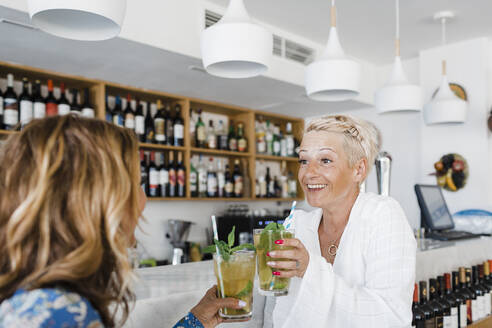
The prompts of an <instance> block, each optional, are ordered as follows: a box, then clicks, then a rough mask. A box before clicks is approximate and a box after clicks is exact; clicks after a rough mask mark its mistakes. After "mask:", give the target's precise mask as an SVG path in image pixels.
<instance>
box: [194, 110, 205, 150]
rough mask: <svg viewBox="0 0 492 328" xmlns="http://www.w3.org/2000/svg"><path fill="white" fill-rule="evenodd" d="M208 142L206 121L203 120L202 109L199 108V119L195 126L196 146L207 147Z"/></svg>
mask: <svg viewBox="0 0 492 328" xmlns="http://www.w3.org/2000/svg"><path fill="white" fill-rule="evenodd" d="M205 143H206V131H205V123H203V121H202V110H201V109H199V110H198V120H197V121H196V126H195V147H198V148H205Z"/></svg>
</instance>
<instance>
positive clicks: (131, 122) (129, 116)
mask: <svg viewBox="0 0 492 328" xmlns="http://www.w3.org/2000/svg"><path fill="white" fill-rule="evenodd" d="M123 114H124V117H125V119H124V122H125V128H127V129H130V130H135V113H134V112H133V109H132V98H131V97H130V94H128V95H127V96H126V104H125V110H124V111H123Z"/></svg>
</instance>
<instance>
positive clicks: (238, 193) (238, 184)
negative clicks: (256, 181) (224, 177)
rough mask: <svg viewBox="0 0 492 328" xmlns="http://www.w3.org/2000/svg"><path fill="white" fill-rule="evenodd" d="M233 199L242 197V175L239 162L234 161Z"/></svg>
mask: <svg viewBox="0 0 492 328" xmlns="http://www.w3.org/2000/svg"><path fill="white" fill-rule="evenodd" d="M233 179H234V197H237V198H240V197H243V187H244V185H243V175H242V173H241V167H240V165H239V160H238V159H236V160H235V161H234V174H233Z"/></svg>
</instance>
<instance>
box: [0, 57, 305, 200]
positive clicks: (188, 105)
mask: <svg viewBox="0 0 492 328" xmlns="http://www.w3.org/2000/svg"><path fill="white" fill-rule="evenodd" d="M8 73H13V74H14V77H15V78H16V79H17V80H19V79H21V78H22V77H27V78H29V80H30V81H31V82H33V81H34V80H35V79H39V80H40V81H41V83H42V84H46V81H47V80H48V79H52V80H53V81H54V83H55V85H59V83H60V82H65V83H66V84H67V86H68V87H70V88H72V87H74V88H89V90H90V94H91V102H92V103H93V105H94V109H95V111H96V117H97V118H98V119H102V120H104V119H105V112H106V96H107V95H112V96H115V95H120V96H125V95H126V94H127V93H129V94H130V95H131V96H132V97H133V98H139V99H141V100H143V101H152V102H154V101H156V100H158V99H161V100H163V101H164V102H169V103H171V104H176V103H179V104H180V105H181V108H182V118H183V121H184V146H183V147H175V146H168V145H159V144H149V143H140V144H139V146H140V148H142V149H146V150H155V151H179V152H183V155H184V164H185V167H186V182H187V185H188V182H189V175H190V168H191V157H192V156H193V155H194V154H209V155H211V156H218V157H228V158H229V161H232V160H233V159H234V158H240V159H241V162H242V163H243V165H244V166H247V167H246V169H245V167H243V173H244V174H247V175H248V176H249V180H250V187H251V190H250V193H249V194H248V195H245V197H243V198H192V197H191V194H190V190H189V188H188V187H187V188H186V189H187V190H186V197H183V198H177V197H176V198H167V197H165V198H161V197H159V198H149V200H150V201H238V202H239V201H254V200H257V201H292V200H301V199H303V197H304V196H303V195H302V190H301V189H300V188H298V195H299V197H298V198H295V199H292V198H287V199H277V198H266V199H265V198H260V199H256V197H255V174H256V160H269V161H286V162H287V165H288V167H289V168H290V169H292V170H293V171H295V174H297V169H298V164H297V163H296V162H297V159H296V158H293V157H292V158H291V157H278V156H268V155H260V154H256V136H255V120H256V119H257V117H258V116H259V115H262V116H263V117H265V118H266V119H269V120H271V121H272V122H274V123H275V124H280V125H282V126H283V127H284V126H285V123H287V122H291V123H292V126H293V130H294V131H293V132H294V136H295V137H296V138H298V139H299V138H300V137H301V136H302V129H303V127H304V120H303V119H302V118H297V117H291V116H285V115H281V114H275V113H269V112H263V111H261V112H260V111H255V110H253V109H249V108H244V107H241V106H236V105H230V104H222V103H218V102H214V101H208V100H203V99H197V98H191V97H186V96H182V95H176V94H171V93H167V92H162V91H157V90H148V89H145V88H139V87H134V86H126V85H122V84H118V83H114V82H107V81H102V80H98V79H90V78H87V77H82V76H75V75H70V74H65V73H59V72H54V71H49V70H45V69H39V68H35V67H29V66H25V65H20V64H15V63H7V62H0V76H2V77H3V76H4V75H6V74H8ZM192 108H193V109H198V108H201V109H202V110H203V111H204V112H209V113H213V114H219V115H224V116H227V117H228V119H229V120H233V121H234V123H235V124H237V123H239V122H242V123H243V124H244V132H245V138H246V140H247V142H248V148H247V152H233V151H224V150H217V149H205V148H195V147H193V141H192V136H191V135H190V133H189V131H190V117H191V111H192ZM13 133H16V132H15V131H7V130H0V139H1V138H7V137H8V136H9V135H11V134H13ZM294 169H295V170H294ZM299 191H300V193H299Z"/></svg>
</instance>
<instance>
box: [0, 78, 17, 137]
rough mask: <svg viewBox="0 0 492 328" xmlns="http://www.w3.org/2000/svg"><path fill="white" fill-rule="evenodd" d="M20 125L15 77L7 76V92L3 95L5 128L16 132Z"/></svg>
mask: <svg viewBox="0 0 492 328" xmlns="http://www.w3.org/2000/svg"><path fill="white" fill-rule="evenodd" d="M18 123H19V103H18V101H17V94H16V93H15V91H14V76H13V75H12V74H8V75H7V90H6V91H5V93H4V95H3V127H4V129H5V130H14V129H15V128H16V126H17V124H18Z"/></svg>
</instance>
